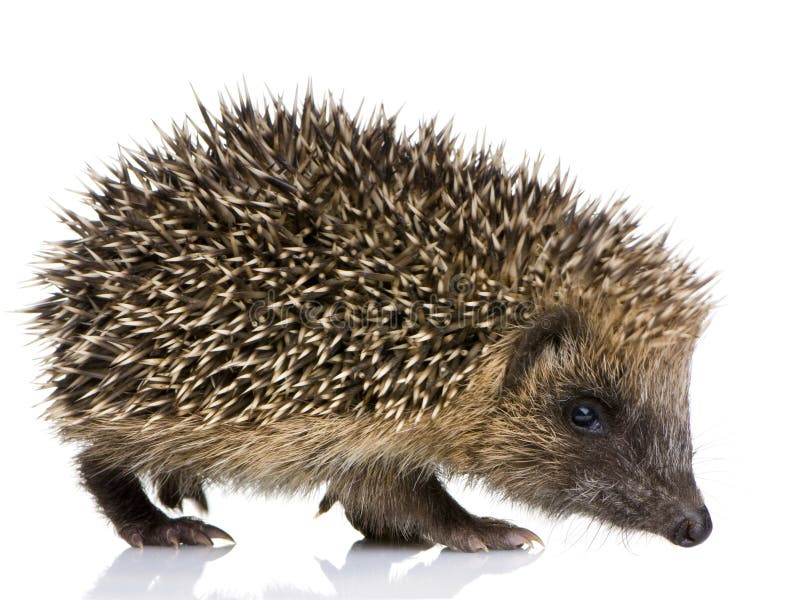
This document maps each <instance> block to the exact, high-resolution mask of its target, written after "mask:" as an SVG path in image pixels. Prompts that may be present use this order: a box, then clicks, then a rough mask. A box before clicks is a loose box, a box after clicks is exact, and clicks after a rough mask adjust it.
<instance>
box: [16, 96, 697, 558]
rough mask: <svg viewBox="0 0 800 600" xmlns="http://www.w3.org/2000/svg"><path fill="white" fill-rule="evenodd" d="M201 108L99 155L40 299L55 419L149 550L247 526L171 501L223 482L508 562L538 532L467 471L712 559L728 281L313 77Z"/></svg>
mask: <svg viewBox="0 0 800 600" xmlns="http://www.w3.org/2000/svg"><path fill="white" fill-rule="evenodd" d="M263 104H264V106H263V107H261V106H259V105H258V103H254V102H253V101H252V100H251V98H250V97H249V95H248V94H247V93H246V92H245V93H240V94H239V95H238V97H231V98H230V99H228V100H221V103H220V108H219V113H218V114H217V115H213V114H212V113H211V112H210V111H209V110H208V109H207V108H206V107H204V106H203V105H202V104H200V105H199V116H200V117H201V119H202V120H200V119H198V120H197V122H195V121H192V120H191V119H188V118H187V120H186V121H185V122H184V123H183V124H181V125H179V124H173V127H172V129H171V131H169V132H161V140H160V142H159V143H158V145H155V146H151V147H142V146H138V147H136V148H134V149H130V150H123V151H121V153H120V156H119V158H118V160H116V161H115V162H114V163H113V164H112V165H111V166H110V167H109V168H108V171H107V172H105V173H99V172H96V171H90V174H91V178H92V184H91V186H90V187H89V188H88V189H87V191H86V192H85V201H86V202H87V204H88V205H89V207H90V208H91V209H93V213H94V216H93V217H84V216H81V215H79V214H77V213H75V212H73V211H71V210H67V209H61V217H62V219H63V221H64V222H65V223H66V224H67V225H69V227H70V228H71V229H72V230H73V231H74V233H75V234H76V237H74V238H73V239H69V240H66V241H59V242H56V243H53V244H51V245H50V246H49V247H48V249H47V250H46V251H45V252H44V254H43V257H42V259H41V260H42V262H41V264H40V265H39V266H38V271H37V277H38V279H39V280H40V281H41V283H43V284H45V285H47V286H48V287H49V288H50V290H51V292H50V295H49V297H48V298H46V299H45V300H43V301H42V302H41V303H39V304H38V305H36V306H34V307H32V308H31V309H30V310H31V311H32V312H33V313H34V321H33V324H32V328H33V330H34V331H35V332H36V334H37V335H38V336H39V337H40V338H42V339H44V340H45V341H46V342H48V343H49V348H50V351H49V352H48V354H47V358H46V373H45V375H44V378H45V380H46V381H45V385H46V386H47V387H49V388H50V389H51V395H50V397H49V400H48V409H47V412H46V415H47V418H48V419H50V420H51V422H52V423H54V424H55V425H56V428H57V430H58V432H59V434H60V436H61V437H62V438H63V439H64V440H68V441H72V442H78V443H79V445H80V448H81V450H80V454H79V455H78V458H77V460H78V465H79V468H80V472H81V475H82V479H83V482H84V484H85V486H86V488H87V489H88V490H89V491H90V492H91V493H92V494H93V495H94V497H95V498H96V500H97V503H98V505H99V507H100V510H101V511H102V512H103V513H104V514H105V515H106V516H107V517H108V518H109V519H110V520H111V522H112V523H113V525H114V526H115V528H116V530H117V531H118V533H119V534H120V535H121V536H122V537H123V538H124V539H125V540H127V541H128V542H129V543H130V544H132V545H134V546H142V545H147V544H154V545H169V544H171V545H179V544H205V545H211V544H212V541H211V539H212V538H229V536H228V535H227V534H226V533H225V532H224V531H222V530H221V529H219V528H217V527H213V526H211V525H207V524H205V523H204V522H203V521H201V520H199V519H193V518H188V517H179V518H172V517H170V516H168V515H167V514H165V513H164V512H162V510H160V509H159V508H157V507H156V506H155V505H154V504H153V502H151V500H150V499H149V498H148V496H147V494H146V493H145V491H144V488H143V485H142V481H146V480H151V481H153V482H154V483H155V485H156V488H157V490H158V498H159V499H160V501H161V503H162V504H163V505H165V506H166V507H169V508H180V506H181V503H182V501H183V500H184V499H192V500H195V501H197V502H198V503H199V505H200V506H201V507H203V508H205V506H206V501H205V495H204V493H203V486H204V485H205V484H207V483H211V482H219V483H224V484H227V485H230V486H233V487H234V488H236V487H239V488H248V489H251V490H256V491H259V492H263V493H271V492H278V491H280V492H289V493H310V492H312V491H314V490H316V489H318V488H319V487H320V486H321V485H325V484H326V485H327V490H326V493H325V496H324V498H323V500H322V502H321V504H320V510H321V511H325V510H327V509H328V508H329V507H330V506H331V505H333V504H334V503H335V502H340V503H341V504H342V505H343V506H344V510H345V513H346V515H347V518H348V519H349V520H350V522H351V523H352V524H353V526H354V527H355V528H356V529H358V530H359V531H361V532H362V533H363V534H364V535H365V536H367V537H369V538H377V539H383V540H396V541H402V542H420V541H422V542H434V543H441V544H444V545H446V546H449V547H451V548H453V549H456V550H463V551H476V550H481V549H484V550H485V549H506V548H515V547H520V546H524V545H527V544H529V543H531V542H532V541H540V540H539V538H538V537H537V536H536V535H535V534H534V533H532V532H531V531H528V530H527V529H523V528H521V527H516V526H514V525H512V524H510V523H508V522H505V521H501V520H497V519H493V518H487V517H478V516H475V515H472V514H470V513H469V512H467V511H466V510H464V509H463V508H462V507H461V506H459V504H458V503H457V502H456V501H455V500H454V499H453V498H452V497H451V496H450V495H449V494H448V492H447V491H446V490H445V488H444V487H443V485H442V481H443V480H444V479H446V478H447V477H450V476H454V475H459V476H464V477H466V478H467V480H468V481H471V482H478V481H479V482H482V483H484V484H486V485H487V486H488V487H489V488H490V489H491V490H493V491H495V492H497V493H498V494H500V495H501V496H502V497H504V498H506V499H508V500H511V501H514V502H518V503H523V504H525V505H528V506H531V507H535V508H538V509H541V510H543V511H545V512H546V513H549V514H553V515H557V516H560V515H568V514H576V513H577V514H583V515H588V516H590V517H593V518H596V519H598V520H600V521H602V522H605V523H608V524H611V525H614V526H617V527H619V528H623V529H625V530H628V529H634V530H643V531H648V532H652V533H656V534H660V535H663V536H665V537H666V538H667V539H669V540H670V541H672V542H674V543H675V544H678V545H681V546H694V545H696V544H699V543H700V542H702V541H704V540H705V539H706V538H707V537H708V535H709V533H710V532H711V520H710V517H709V513H708V511H707V509H706V507H705V505H704V502H703V498H702V496H701V494H700V491H699V490H698V488H697V485H696V483H695V479H694V475H693V471H692V442H691V436H690V428H689V403H688V390H689V371H690V361H691V355H692V352H693V349H694V346H695V343H696V340H697V338H698V337H699V335H700V334H701V332H702V330H703V328H704V326H705V323H706V321H707V318H708V314H709V312H710V309H711V308H712V304H713V303H712V301H711V300H710V299H709V291H708V288H709V283H710V279H711V278H707V277H703V276H700V275H699V274H698V272H697V269H696V268H695V267H694V266H693V265H692V264H691V262H689V261H688V260H687V259H685V258H683V257H678V256H676V255H675V253H674V252H673V251H672V250H670V249H669V248H668V247H667V246H666V236H665V235H658V236H655V235H644V234H641V233H640V232H638V225H637V219H636V217H635V215H634V214H633V213H632V212H630V211H628V210H626V209H625V207H624V203H623V202H621V201H618V202H615V203H611V204H604V205H601V204H599V203H597V202H587V203H582V204H579V203H578V202H577V201H578V196H579V194H576V193H573V189H572V185H570V184H569V183H568V181H567V180H566V179H565V178H562V177H561V175H560V174H559V173H558V172H556V173H555V174H554V175H553V176H551V177H550V178H549V179H547V180H546V181H541V180H540V179H539V177H538V171H539V166H540V162H539V161H536V162H535V163H534V164H532V165H531V164H530V163H529V162H528V161H527V160H526V161H524V162H523V164H522V165H521V166H519V167H518V168H516V169H513V170H511V169H509V168H507V166H506V165H505V163H504V161H503V158H502V155H501V152H500V151H499V150H491V149H486V148H484V147H481V148H476V147H473V148H472V149H471V150H466V149H465V148H464V147H463V146H462V145H461V143H460V142H458V141H457V139H456V138H454V137H453V136H452V135H451V127H450V125H447V126H446V127H444V128H437V126H436V125H435V123H434V122H425V123H422V124H421V125H420V126H419V130H418V131H417V132H415V133H414V134H413V135H407V134H406V133H405V131H403V132H401V133H398V132H397V131H396V116H387V115H386V114H385V113H384V111H383V110H382V109H381V110H379V111H377V112H375V113H373V115H372V116H371V117H370V118H368V119H361V118H360V117H359V116H358V115H355V116H351V115H349V114H348V113H347V112H346V110H345V109H344V108H343V106H342V104H341V103H340V102H337V101H335V100H333V99H332V98H331V97H330V95H328V96H327V97H325V98H324V99H322V100H321V101H319V102H317V101H315V100H314V97H313V94H312V93H311V92H310V91H309V93H308V94H307V95H306V97H305V98H304V99H303V98H301V99H299V103H298V100H296V101H295V103H294V105H293V106H291V107H289V106H287V105H285V104H284V103H283V102H282V101H281V100H280V99H274V98H270V99H268V100H266V101H265V102H264V103H263Z"/></svg>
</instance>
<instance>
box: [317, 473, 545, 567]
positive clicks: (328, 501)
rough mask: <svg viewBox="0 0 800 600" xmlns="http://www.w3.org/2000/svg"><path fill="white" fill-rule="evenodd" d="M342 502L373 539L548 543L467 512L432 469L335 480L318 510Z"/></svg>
mask: <svg viewBox="0 0 800 600" xmlns="http://www.w3.org/2000/svg"><path fill="white" fill-rule="evenodd" d="M337 501H338V502H341V504H342V505H343V507H344V511H345V515H346V517H347V519H348V520H349V521H350V523H351V524H352V525H353V527H355V528H356V529H357V530H358V531H360V532H361V533H362V534H364V536H365V537H367V538H370V539H376V540H382V541H390V542H400V543H421V542H422V543H424V542H428V543H438V544H443V545H445V546H447V547H449V548H451V549H453V550H460V551H464V552H475V551H477V550H490V549H491V550H511V549H514V548H521V547H524V546H529V545H530V544H531V543H532V542H536V543H538V544H540V545H544V544H543V543H542V540H541V539H540V538H539V536H537V535H536V534H535V533H533V532H532V531H529V530H527V529H524V528H522V527H517V526H515V525H513V524H511V523H509V522H507V521H502V520H500V519H493V518H490V517H478V516H475V515H472V514H470V513H469V512H467V511H466V510H465V509H464V508H463V507H461V505H460V504H458V502H456V500H455V499H454V498H453V497H452V496H451V495H450V494H449V493H448V492H447V490H446V489H445V488H444V486H443V485H442V484H441V482H440V481H439V479H438V478H437V477H436V475H435V474H434V473H428V472H414V473H409V472H397V471H378V472H376V471H375V470H371V472H370V474H356V475H346V476H344V477H343V478H342V479H340V480H339V481H336V482H333V483H332V484H331V485H330V486H329V488H328V491H327V492H326V494H325V497H324V498H323V499H322V502H321V503H320V513H323V512H325V511H326V510H328V509H329V508H330V507H331V506H332V505H333V504H334V503H335V502H337Z"/></svg>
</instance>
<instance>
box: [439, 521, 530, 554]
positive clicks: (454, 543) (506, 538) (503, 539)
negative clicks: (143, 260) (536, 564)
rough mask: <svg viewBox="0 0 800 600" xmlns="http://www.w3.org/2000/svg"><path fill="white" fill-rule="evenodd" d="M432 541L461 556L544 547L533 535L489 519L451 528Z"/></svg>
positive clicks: (521, 528)
mask: <svg viewBox="0 0 800 600" xmlns="http://www.w3.org/2000/svg"><path fill="white" fill-rule="evenodd" d="M435 537H436V538H438V539H435V540H434V541H436V542H439V543H441V544H444V545H445V546H447V547H448V548H451V549H453V550H458V551H461V552H477V551H478V550H484V551H488V550H513V549H515V548H523V547H526V546H528V547H530V546H531V545H532V543H533V542H536V543H537V544H539V545H540V546H542V547H544V542H542V539H541V538H540V537H539V536H538V535H536V534H535V533H533V532H532V531H530V530H528V529H525V528H523V527H517V526H515V525H512V524H511V523H508V522H507V521H501V520H500V519H492V518H490V517H475V518H474V519H473V520H472V521H471V522H469V523H466V524H459V525H453V526H452V527H451V528H449V529H446V530H444V531H442V532H441V533H440V535H437V536H435Z"/></svg>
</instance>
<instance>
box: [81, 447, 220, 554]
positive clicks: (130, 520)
mask: <svg viewBox="0 0 800 600" xmlns="http://www.w3.org/2000/svg"><path fill="white" fill-rule="evenodd" d="M78 465H79V470H80V474H81V478H82V480H83V485H84V487H85V488H86V489H87V490H88V491H89V492H90V493H91V494H92V495H93V496H94V498H95V500H96V502H97V505H98V507H99V508H100V510H101V512H102V513H103V514H104V515H105V516H106V517H108V519H109V520H110V521H111V523H112V525H114V528H115V529H116V530H117V533H118V534H119V536H120V537H121V538H123V539H124V540H125V541H126V542H128V543H129V544H130V545H131V546H135V547H139V548H141V547H142V546H176V547H177V546H179V545H181V544H186V545H195V546H196V545H200V546H212V545H213V542H212V539H214V538H217V539H224V540H228V541H231V542H233V538H231V536H230V535H228V534H227V533H225V532H224V531H223V530H222V529H219V528H218V527H214V526H213V525H208V524H206V523H204V522H203V521H201V520H200V519H194V518H191V517H178V518H171V517H169V516H167V515H166V514H164V513H163V512H162V511H161V510H159V509H158V508H157V507H156V506H155V505H154V504H153V503H152V502H151V501H150V499H149V498H148V497H147V494H146V493H145V491H144V488H143V487H142V483H141V481H140V480H139V478H138V477H137V476H136V475H135V474H133V473H130V472H128V471H126V470H124V469H120V468H118V467H112V466H109V465H107V464H105V463H104V462H103V461H102V460H99V459H97V458H96V457H94V456H92V455H91V454H90V453H89V452H86V451H85V452H84V453H83V454H81V455H80V456H79V457H78Z"/></svg>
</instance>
